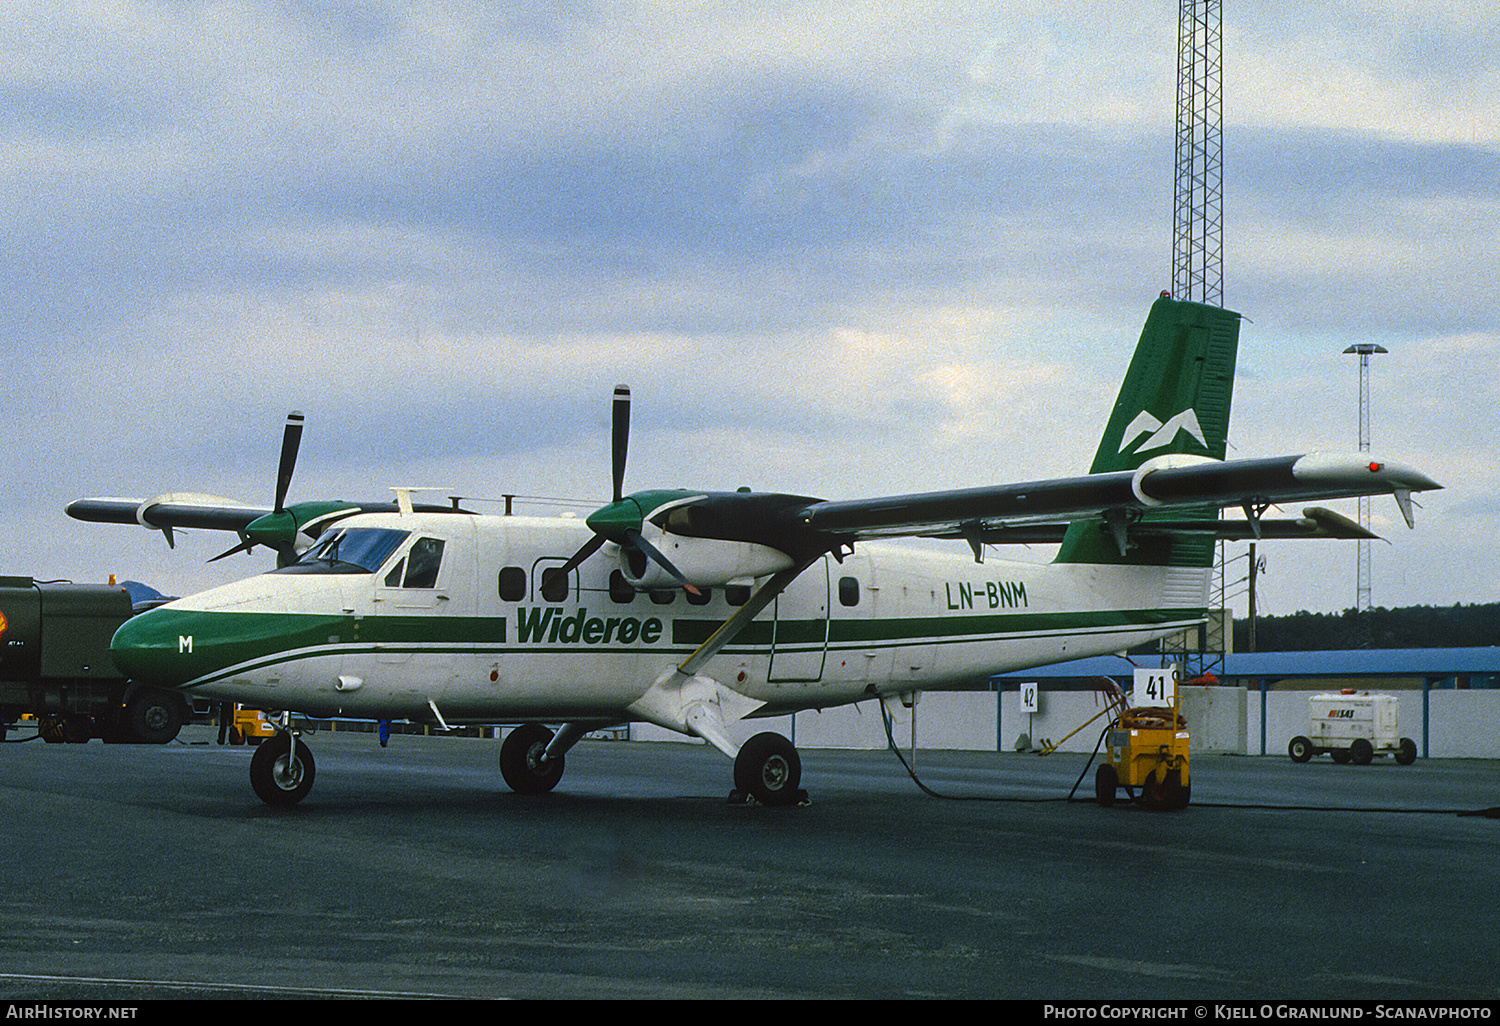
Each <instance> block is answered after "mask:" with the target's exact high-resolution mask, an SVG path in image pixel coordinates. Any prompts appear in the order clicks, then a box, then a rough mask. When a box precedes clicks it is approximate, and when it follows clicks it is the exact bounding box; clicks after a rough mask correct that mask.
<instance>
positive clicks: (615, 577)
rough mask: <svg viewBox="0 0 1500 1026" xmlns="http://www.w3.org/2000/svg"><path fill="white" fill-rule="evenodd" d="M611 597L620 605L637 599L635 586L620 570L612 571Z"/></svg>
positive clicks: (610, 579) (610, 577) (610, 576)
mask: <svg viewBox="0 0 1500 1026" xmlns="http://www.w3.org/2000/svg"><path fill="white" fill-rule="evenodd" d="M609 597H610V598H611V599H613V600H614V601H615V602H617V603H619V604H620V605H625V604H626V603H628V602H634V601H635V586H634V585H632V584H631V583H630V582H629V581H627V580H626V579H625V575H624V574H623V573H621V572H620V571H619V570H612V571H610V575H609Z"/></svg>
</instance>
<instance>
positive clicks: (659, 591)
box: [651, 588, 677, 606]
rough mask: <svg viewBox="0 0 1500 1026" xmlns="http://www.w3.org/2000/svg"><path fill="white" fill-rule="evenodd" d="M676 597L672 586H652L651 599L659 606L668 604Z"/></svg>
mask: <svg viewBox="0 0 1500 1026" xmlns="http://www.w3.org/2000/svg"><path fill="white" fill-rule="evenodd" d="M676 597H677V592H676V591H675V590H674V589H672V588H652V589H651V601H652V602H655V603H656V604H657V605H659V606H670V605H671V604H672V600H673V599H674V598H676Z"/></svg>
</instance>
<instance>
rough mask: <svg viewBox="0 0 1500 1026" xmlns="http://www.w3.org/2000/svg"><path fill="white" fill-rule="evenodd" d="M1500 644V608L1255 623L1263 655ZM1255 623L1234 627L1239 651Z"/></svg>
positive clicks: (1373, 612) (1297, 616) (1406, 609)
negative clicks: (1251, 625) (1323, 650)
mask: <svg viewBox="0 0 1500 1026" xmlns="http://www.w3.org/2000/svg"><path fill="white" fill-rule="evenodd" d="M1488 645H1500V603H1487V604H1474V605H1453V606H1403V607H1401V608H1398V609H1385V608H1383V607H1377V608H1374V609H1368V610H1366V611H1364V612H1363V613H1360V612H1357V611H1356V610H1353V609H1346V610H1344V611H1343V612H1341V613H1309V612H1306V611H1301V612H1296V613H1292V614H1290V615H1288V616H1262V617H1258V618H1257V619H1256V622H1255V650H1256V651H1258V652H1309V651H1317V650H1322V649H1340V648H1474V647H1478V646H1488ZM1249 646H1250V624H1249V622H1248V621H1245V620H1236V621H1235V623H1234V650H1235V651H1236V652H1248V651H1249V650H1250V647H1249Z"/></svg>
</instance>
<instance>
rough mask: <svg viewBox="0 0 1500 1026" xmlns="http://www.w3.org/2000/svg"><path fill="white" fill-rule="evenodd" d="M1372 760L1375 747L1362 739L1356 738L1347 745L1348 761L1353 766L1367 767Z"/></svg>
mask: <svg viewBox="0 0 1500 1026" xmlns="http://www.w3.org/2000/svg"><path fill="white" fill-rule="evenodd" d="M1373 758H1375V746H1374V745H1372V744H1370V742H1368V741H1366V740H1365V739H1364V738H1362V737H1357V738H1355V739H1354V741H1353V743H1352V744H1350V745H1349V761H1350V762H1352V763H1354V765H1356V766H1368V765H1370V760H1371V759H1373Z"/></svg>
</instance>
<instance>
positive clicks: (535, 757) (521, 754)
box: [500, 723, 571, 794]
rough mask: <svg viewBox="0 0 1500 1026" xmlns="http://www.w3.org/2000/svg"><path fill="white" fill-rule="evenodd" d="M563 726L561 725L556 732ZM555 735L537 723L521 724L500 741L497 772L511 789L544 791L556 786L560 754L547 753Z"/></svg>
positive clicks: (532, 792) (561, 760)
mask: <svg viewBox="0 0 1500 1026" xmlns="http://www.w3.org/2000/svg"><path fill="white" fill-rule="evenodd" d="M567 729H568V726H567V724H564V725H563V727H562V729H561V730H559V731H558V734H562V733H563V732H564V731H566V730H567ZM556 736H557V735H554V734H553V733H552V731H550V730H548V729H547V728H546V727H544V726H542V725H541V724H540V723H523V724H521V725H520V726H519V727H517V728H516V729H515V730H512V731H511V732H510V733H509V734H507V735H505V740H504V741H502V742H500V775H501V776H502V777H504V778H505V782H506V783H507V784H509V785H510V789H511V790H512V791H514V792H516V793H517V794H546V793H547V792H548V791H550V790H552V789H553V788H554V787H556V786H557V782H558V781H559V780H561V779H562V775H563V754H562V752H561V751H554V754H551V755H549V754H548V752H549V749H554V746H553V743H552V742H553V739H554V738H555V737H556ZM568 747H571V745H569V746H568Z"/></svg>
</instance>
